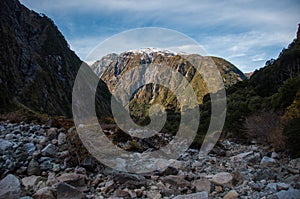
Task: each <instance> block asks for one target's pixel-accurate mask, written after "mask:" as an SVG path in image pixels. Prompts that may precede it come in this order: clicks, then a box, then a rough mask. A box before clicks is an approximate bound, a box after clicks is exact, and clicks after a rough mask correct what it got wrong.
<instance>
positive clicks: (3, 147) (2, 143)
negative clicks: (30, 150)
mask: <svg viewBox="0 0 300 199" xmlns="http://www.w3.org/2000/svg"><path fill="white" fill-rule="evenodd" d="M12 146H13V143H12V142H10V141H7V140H4V139H0V154H3V153H4V152H5V151H7V150H8V149H10V148H11V147H12Z"/></svg>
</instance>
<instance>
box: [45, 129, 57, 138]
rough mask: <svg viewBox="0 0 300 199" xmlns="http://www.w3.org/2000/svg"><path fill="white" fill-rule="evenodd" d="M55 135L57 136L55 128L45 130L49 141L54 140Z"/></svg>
mask: <svg viewBox="0 0 300 199" xmlns="http://www.w3.org/2000/svg"><path fill="white" fill-rule="evenodd" d="M57 134H58V131H57V129H56V128H50V129H48V130H47V137H48V138H49V139H50V140H53V139H56V137H57Z"/></svg>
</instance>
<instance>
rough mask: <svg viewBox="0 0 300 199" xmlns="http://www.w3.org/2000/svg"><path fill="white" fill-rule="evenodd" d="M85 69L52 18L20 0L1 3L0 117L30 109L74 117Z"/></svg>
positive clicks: (5, 0)
mask: <svg viewBox="0 0 300 199" xmlns="http://www.w3.org/2000/svg"><path fill="white" fill-rule="evenodd" d="M81 64H82V61H81V60H80V59H79V58H78V57H77V56H76V54H75V53H74V52H73V51H72V50H70V48H69V45H68V43H67V42H66V40H65V39H64V37H63V35H62V34H61V33H60V32H59V30H58V29H57V27H56V26H55V24H54V23H53V21H51V19H49V18H48V17H46V16H45V15H40V14H37V13H36V12H34V11H31V10H29V9H27V8H26V7H24V6H23V5H21V4H20V3H19V2H18V1H17V0H3V1H1V2H0V67H1V71H0V93H1V95H0V113H7V112H11V111H16V110H18V109H20V108H28V109H30V110H33V111H37V112H41V113H46V114H48V115H59V116H61V115H63V116H67V117H71V116H72V112H71V102H72V87H73V83H74V80H75V77H76V74H77V71H78V69H79V67H80V65H81ZM104 89H105V88H104Z"/></svg>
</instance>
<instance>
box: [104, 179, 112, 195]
mask: <svg viewBox="0 0 300 199" xmlns="http://www.w3.org/2000/svg"><path fill="white" fill-rule="evenodd" d="M114 189H115V182H114V181H113V180H110V181H107V182H106V183H105V186H104V187H103V188H102V189H101V191H102V192H103V193H109V192H111V191H113V190H114Z"/></svg>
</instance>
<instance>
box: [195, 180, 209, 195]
mask: <svg viewBox="0 0 300 199" xmlns="http://www.w3.org/2000/svg"><path fill="white" fill-rule="evenodd" d="M210 185H211V183H210V181H209V180H207V179H206V178H201V179H198V180H195V181H193V182H192V188H195V190H196V191H197V192H201V191H206V192H208V193H210Z"/></svg>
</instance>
